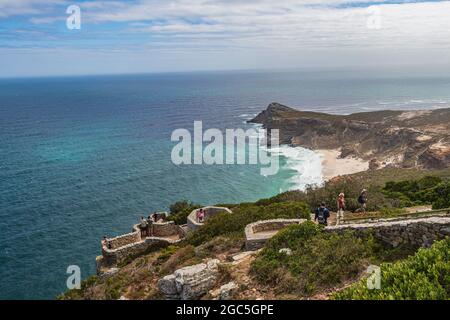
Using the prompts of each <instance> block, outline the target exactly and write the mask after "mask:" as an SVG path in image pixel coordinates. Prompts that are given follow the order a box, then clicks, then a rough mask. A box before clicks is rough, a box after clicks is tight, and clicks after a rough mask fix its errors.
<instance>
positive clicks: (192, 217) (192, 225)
mask: <svg viewBox="0 0 450 320" xmlns="http://www.w3.org/2000/svg"><path fill="white" fill-rule="evenodd" d="M202 209H203V210H204V211H205V219H204V220H205V221H206V220H208V218H209V217H212V216H214V215H216V214H219V213H222V212H226V213H231V210H230V209H228V208H225V207H204V208H202ZM198 210H200V208H199V209H195V210H193V211H192V212H191V213H190V214H189V216H188V217H187V227H188V230H189V231H195V230H197V229H198V228H200V227H201V226H202V225H203V223H200V222H197V211H198Z"/></svg>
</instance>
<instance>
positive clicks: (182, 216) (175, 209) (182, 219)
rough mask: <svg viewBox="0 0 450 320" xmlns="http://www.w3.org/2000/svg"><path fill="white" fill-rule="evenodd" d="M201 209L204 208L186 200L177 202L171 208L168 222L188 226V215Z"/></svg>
mask: <svg viewBox="0 0 450 320" xmlns="http://www.w3.org/2000/svg"><path fill="white" fill-rule="evenodd" d="M200 207H202V206H201V205H199V204H195V203H192V202H189V201H186V200H182V201H178V202H175V203H174V204H172V205H171V206H170V215H169V217H168V218H167V220H169V221H174V222H175V224H186V222H187V217H188V215H189V214H190V213H191V212H192V211H193V210H195V209H198V208H200Z"/></svg>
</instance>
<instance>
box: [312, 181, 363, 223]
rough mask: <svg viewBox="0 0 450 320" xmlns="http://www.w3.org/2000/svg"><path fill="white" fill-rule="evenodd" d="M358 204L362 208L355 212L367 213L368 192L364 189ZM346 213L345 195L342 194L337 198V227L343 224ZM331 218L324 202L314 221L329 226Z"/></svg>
mask: <svg viewBox="0 0 450 320" xmlns="http://www.w3.org/2000/svg"><path fill="white" fill-rule="evenodd" d="M358 203H359V205H360V208H358V210H356V211H355V212H362V213H366V206H367V190H366V189H363V190H362V191H361V193H360V194H359V197H358ZM344 212H345V194H344V193H342V192H341V193H340V194H339V196H338V198H337V212H336V225H338V224H341V222H342V220H343V219H344ZM329 217H330V210H329V209H328V208H327V206H326V204H325V202H322V203H321V204H320V206H319V207H318V208H317V209H316V211H315V216H314V221H317V222H318V223H319V224H322V225H328V218H329Z"/></svg>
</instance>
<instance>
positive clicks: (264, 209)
mask: <svg viewBox="0 0 450 320" xmlns="http://www.w3.org/2000/svg"><path fill="white" fill-rule="evenodd" d="M276 218H291V219H293V218H304V219H309V218H310V210H309V207H308V205H306V204H305V203H303V202H284V203H273V204H271V205H267V206H257V205H252V204H245V205H242V206H237V207H235V208H234V209H233V212H232V213H220V214H217V215H215V216H212V217H210V218H208V220H207V221H206V223H205V224H204V225H203V226H202V227H201V228H199V230H197V231H196V232H194V233H192V234H190V235H189V237H188V239H187V241H188V243H190V244H192V245H195V246H197V245H200V244H202V243H205V242H206V241H208V240H211V239H212V238H214V237H217V236H219V235H231V234H234V233H240V234H241V236H242V237H243V236H244V229H245V226H246V225H247V224H249V223H252V222H256V221H259V220H267V219H276Z"/></svg>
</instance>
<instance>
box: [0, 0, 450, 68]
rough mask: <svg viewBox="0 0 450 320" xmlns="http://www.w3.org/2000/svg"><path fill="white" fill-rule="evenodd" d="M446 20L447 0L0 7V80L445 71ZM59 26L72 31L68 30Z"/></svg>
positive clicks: (52, 2) (449, 31) (155, 1)
mask: <svg viewBox="0 0 450 320" xmlns="http://www.w3.org/2000/svg"><path fill="white" fill-rule="evenodd" d="M70 6H78V8H79V9H80V16H79V19H75V20H73V18H74V15H73V11H70V12H69V13H67V9H68V8H69V7H70ZM71 8H72V7H71ZM449 17H450V1H433V0H428V1H425V0H424V1H420V0H415V1H412V0H411V1H407V0H404V1H401V0H385V1H383V0H378V1H373V0H355V1H353V0H272V1H269V0H132V1H116V0H105V1H103V0H100V1H71V0H0V77H23V76H51V75H83V74H115V73H147V72H177V71H207V70H241V69H244V70H248V69H297V68H345V67H354V68H364V67H372V68H382V67H385V68H390V67H391V66H401V65H405V66H425V68H427V67H433V68H436V69H439V70H449V71H450V18H449ZM75 18H77V16H75ZM68 19H70V21H71V22H73V21H80V29H73V28H68V26H67V20H68Z"/></svg>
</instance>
